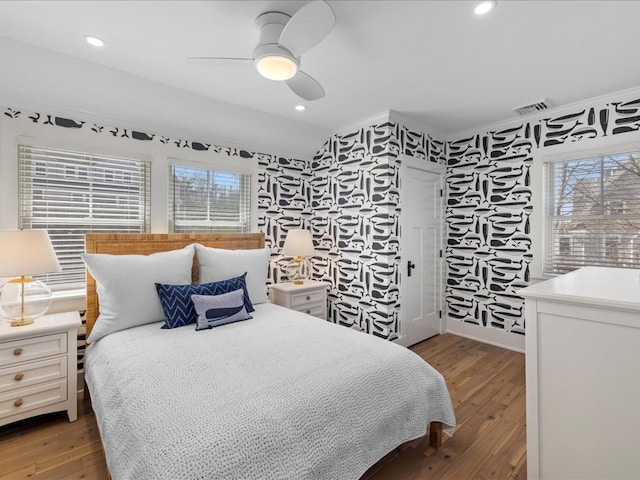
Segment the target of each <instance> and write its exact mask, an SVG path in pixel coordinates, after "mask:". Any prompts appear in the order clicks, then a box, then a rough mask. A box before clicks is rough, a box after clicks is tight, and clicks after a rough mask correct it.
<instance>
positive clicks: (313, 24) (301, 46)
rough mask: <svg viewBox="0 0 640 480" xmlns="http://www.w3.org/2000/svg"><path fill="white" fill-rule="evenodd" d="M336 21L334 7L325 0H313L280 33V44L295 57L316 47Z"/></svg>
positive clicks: (295, 14) (294, 15)
mask: <svg viewBox="0 0 640 480" xmlns="http://www.w3.org/2000/svg"><path fill="white" fill-rule="evenodd" d="M335 23H336V16H335V14H334V13H333V10H332V8H331V7H330V6H329V4H328V3H327V2H325V1H324V0H313V1H312V2H309V3H307V4H306V5H305V6H304V7H302V8H301V9H300V10H298V11H297V12H296V13H294V14H293V17H291V20H289V21H288V22H287V24H286V25H285V27H284V30H282V33H281V34H280V41H279V43H280V45H282V46H284V47H286V48H287V49H288V50H289V51H290V52H291V53H293V56H294V57H299V56H301V55H302V54H303V53H305V52H306V51H308V50H310V49H311V48H313V47H315V46H316V45H317V44H318V43H320V41H321V40H322V39H323V38H324V37H326V36H327V34H328V33H329V32H330V31H331V29H332V28H333V25H334V24H335Z"/></svg>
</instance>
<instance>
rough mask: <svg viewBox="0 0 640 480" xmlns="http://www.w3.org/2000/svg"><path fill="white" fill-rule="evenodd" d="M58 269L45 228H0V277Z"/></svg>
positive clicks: (34, 273) (56, 259)
mask: <svg viewBox="0 0 640 480" xmlns="http://www.w3.org/2000/svg"><path fill="white" fill-rule="evenodd" d="M59 271H60V264H59V263H58V258H57V257H56V253H55V251H54V250H53V245H51V240H50V239H49V235H48V234H47V231H46V230H37V229H35V230H0V277H16V276H22V275H25V276H26V275H37V274H41V273H53V272H59Z"/></svg>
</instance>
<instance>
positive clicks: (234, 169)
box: [165, 156, 258, 232]
mask: <svg viewBox="0 0 640 480" xmlns="http://www.w3.org/2000/svg"><path fill="white" fill-rule="evenodd" d="M171 166H178V167H187V168H194V169H200V170H212V171H219V172H225V173H234V174H246V175H249V176H250V192H249V195H250V208H249V212H250V216H251V218H250V221H249V225H250V229H249V231H250V232H256V231H257V230H258V162H257V161H256V160H253V161H251V160H249V161H245V159H240V160H239V161H238V162H237V164H236V165H234V164H233V162H230V161H229V159H228V158H221V157H217V156H216V158H213V159H212V160H211V161H207V162H199V161H193V160H185V159H183V158H177V157H172V156H170V157H168V158H167V164H166V171H167V181H166V194H165V208H166V210H165V218H166V221H167V231H170V230H171V229H170V220H169V214H170V212H171V208H170V203H171V202H172V201H173V199H172V198H170V196H169V193H170V191H171V188H170V185H169V183H170V182H171V176H170V174H169V170H170V168H171Z"/></svg>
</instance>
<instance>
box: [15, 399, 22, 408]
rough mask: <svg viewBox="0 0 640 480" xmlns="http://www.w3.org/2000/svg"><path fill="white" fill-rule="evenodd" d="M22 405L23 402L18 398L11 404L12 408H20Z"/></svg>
mask: <svg viewBox="0 0 640 480" xmlns="http://www.w3.org/2000/svg"><path fill="white" fill-rule="evenodd" d="M23 403H24V402H23V401H22V399H21V398H19V399H17V400H16V401H15V402H13V406H14V407H21V406H22V404H23Z"/></svg>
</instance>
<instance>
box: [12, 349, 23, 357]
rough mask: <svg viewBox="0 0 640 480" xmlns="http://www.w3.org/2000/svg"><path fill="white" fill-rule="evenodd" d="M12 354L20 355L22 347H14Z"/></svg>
mask: <svg viewBox="0 0 640 480" xmlns="http://www.w3.org/2000/svg"><path fill="white" fill-rule="evenodd" d="M13 354H14V355H16V356H18V355H22V349H21V348H16V349H15V350H14V351H13Z"/></svg>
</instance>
